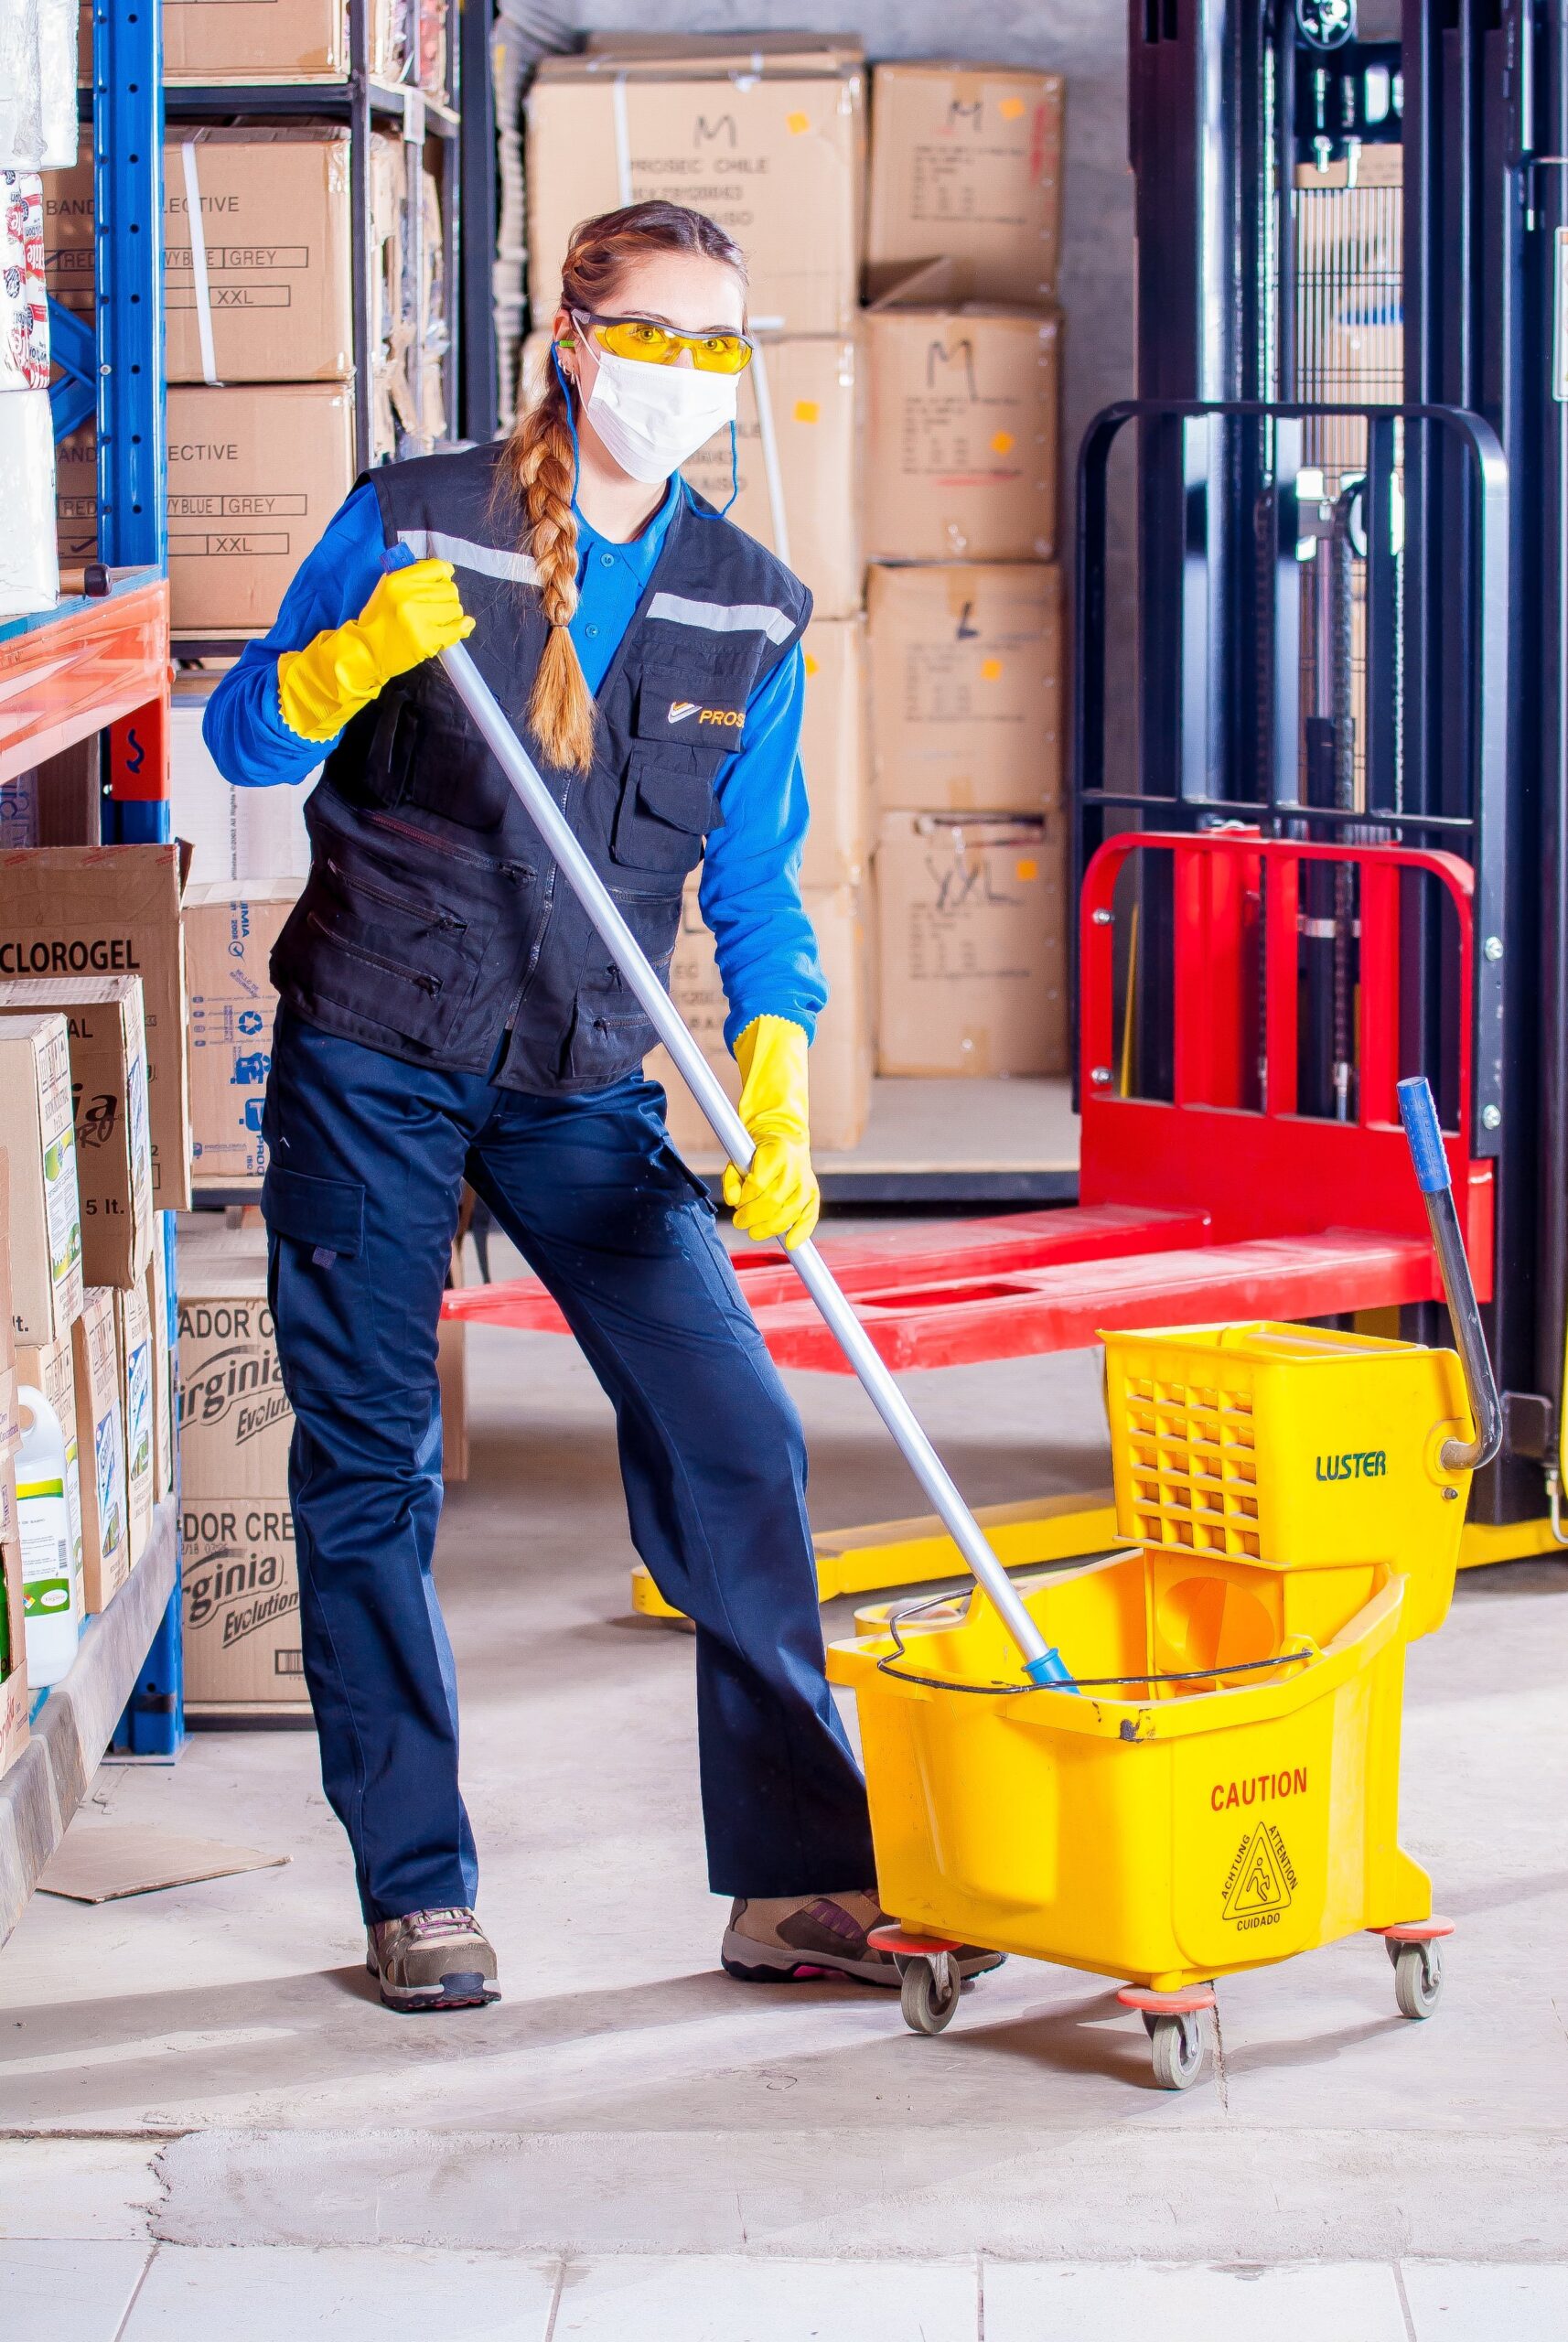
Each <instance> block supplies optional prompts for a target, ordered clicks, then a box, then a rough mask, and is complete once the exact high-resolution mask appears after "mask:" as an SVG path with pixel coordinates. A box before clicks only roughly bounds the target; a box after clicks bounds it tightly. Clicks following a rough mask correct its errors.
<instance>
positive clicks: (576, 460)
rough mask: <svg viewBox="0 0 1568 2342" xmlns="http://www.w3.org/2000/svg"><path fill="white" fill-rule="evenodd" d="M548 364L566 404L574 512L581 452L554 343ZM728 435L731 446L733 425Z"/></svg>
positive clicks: (567, 386)
mask: <svg viewBox="0 0 1568 2342" xmlns="http://www.w3.org/2000/svg"><path fill="white" fill-rule="evenodd" d="M550 363H551V364H552V366H553V367H554V369H555V380H556V381H558V382H559V383H560V385H561V395H562V397H563V398H564V400H565V402H566V428H567V430H568V431H569V432H570V433H571V435H572V509H573V510H574V511H575V510H576V509H577V483H578V481H579V480H580V479H581V478H582V477H583V450H582V448H581V447H580V446H578V444H577V424H576V418H575V415H574V414H573V413H572V385H571V383H570V382H569V381H567V379H566V370H565V368H564V366H563V365H562V363H561V353H560V351H559V349H557V347H556V345H555V343H554V342H552V343H551V345H550ZM730 435H731V441H732V446H733V441H734V435H735V425H734V424H731V425H730ZM734 501H735V499H734V498H733V497H732V498H731V499H730V503H732V504H733V503H734ZM725 510H726V511H727V510H729V506H728V505H726V506H725Z"/></svg>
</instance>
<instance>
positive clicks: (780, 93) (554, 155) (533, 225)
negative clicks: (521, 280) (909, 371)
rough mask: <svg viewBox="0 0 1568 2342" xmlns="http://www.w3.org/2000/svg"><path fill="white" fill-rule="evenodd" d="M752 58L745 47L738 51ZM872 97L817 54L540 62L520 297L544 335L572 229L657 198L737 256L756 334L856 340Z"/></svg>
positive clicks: (839, 65)
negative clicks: (736, 60)
mask: <svg viewBox="0 0 1568 2342" xmlns="http://www.w3.org/2000/svg"><path fill="white" fill-rule="evenodd" d="M741 45H742V46H745V44H741ZM864 140H865V87H864V76H863V73H862V71H861V69H860V67H859V65H858V64H857V63H855V62H854V61H852V60H843V61H840V60H839V59H836V58H835V57H833V56H832V55H831V54H829V53H827V52H824V53H823V54H822V57H821V59H814V60H812V61H811V63H810V64H809V65H808V64H806V63H803V62H801V61H800V59H798V58H797V57H794V56H791V55H789V54H788V53H784V54H782V55H779V56H778V57H769V56H768V55H766V54H764V55H762V56H760V57H752V56H750V55H748V56H747V58H746V62H745V64H744V65H738V64H737V66H736V70H734V71H733V73H731V72H728V71H726V70H725V59H723V58H715V59H713V60H712V61H708V60H705V59H692V60H690V61H687V62H682V61H680V60H674V61H671V60H667V59H660V58H652V59H649V60H648V61H646V62H642V63H639V61H638V60H637V59H634V58H629V57H628V58H625V59H617V58H616V57H615V56H614V55H609V56H601V57H581V56H579V57H547V58H545V59H543V60H542V63H541V65H540V67H539V70H538V71H537V73H536V74H535V76H534V80H533V83H532V88H531V90H530V91H529V95H528V150H527V153H528V159H527V169H528V190H529V292H530V298H531V300H532V308H533V315H534V317H536V318H538V319H539V320H540V321H541V322H542V323H547V322H548V320H549V318H550V317H551V316H552V314H553V311H554V308H555V305H556V302H557V300H558V298H559V295H560V285H561V259H562V255H563V253H564V252H565V250H566V246H567V243H568V242H569V240H570V237H571V232H572V230H573V229H574V227H575V225H576V223H577V221H578V220H585V219H587V218H589V217H590V216H591V215H592V214H593V213H595V212H599V211H613V210H615V209H617V208H618V206H619V205H621V204H625V203H640V202H642V201H643V200H645V199H648V198H650V197H661V198H663V199H666V200H667V201H670V202H672V203H682V204H688V205H690V206H692V207H693V209H696V210H699V211H705V212H707V213H708V214H709V215H710V217H711V218H713V219H714V220H717V221H718V223H719V225H720V227H721V228H723V229H725V231H727V233H728V234H729V235H731V236H733V237H734V239H735V241H736V243H738V244H739V245H740V246H741V248H742V250H743V251H744V252H745V253H746V260H747V263H748V265H749V271H750V280H751V295H750V308H751V315H752V317H753V319H754V320H755V321H756V323H757V325H758V326H759V327H762V326H764V324H765V325H766V328H767V329H768V330H771V331H774V332H779V333H789V334H836V335H843V334H846V333H848V332H849V331H850V329H851V327H852V325H853V322H854V311H855V303H856V300H857V298H858V296H859V290H860V285H859V274H860V210H861V190H862V184H863V179H864Z"/></svg>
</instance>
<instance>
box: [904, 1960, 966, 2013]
mask: <svg viewBox="0 0 1568 2342" xmlns="http://www.w3.org/2000/svg"><path fill="white" fill-rule="evenodd" d="M958 1996H959V1975H958V1971H957V1969H956V1968H955V1967H954V1966H953V1964H952V1959H951V1956H950V1953H948V1952H945V1951H939V1952H938V1953H937V1955H936V1957H935V1959H934V1960H911V1961H909V1962H908V1965H907V1966H906V1967H905V1969H904V1981H903V1983H902V1985H901V1986H900V1988H899V1993H898V2006H899V2008H900V2009H901V2010H902V2011H903V2014H904V2022H905V2024H906V2025H908V2028H909V2030H910V2032H911V2033H940V2032H941V2031H942V2030H943V2029H944V2027H946V2026H947V2025H950V2024H951V2022H952V2016H953V2012H954V2010H955V2009H956V2008H957V2006H958Z"/></svg>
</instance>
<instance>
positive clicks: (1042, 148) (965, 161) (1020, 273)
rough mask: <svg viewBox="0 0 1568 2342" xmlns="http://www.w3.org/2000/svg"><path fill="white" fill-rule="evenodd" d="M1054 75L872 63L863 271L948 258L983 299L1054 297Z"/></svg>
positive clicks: (970, 291) (1058, 80)
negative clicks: (868, 206) (867, 215)
mask: <svg viewBox="0 0 1568 2342" xmlns="http://www.w3.org/2000/svg"><path fill="white" fill-rule="evenodd" d="M1063 99H1064V84H1063V81H1062V77H1061V75H1060V74H1059V73H1031V72H1026V71H1025V70H1023V69H1021V68H1019V67H1016V66H1008V65H961V64H941V63H937V62H935V61H932V60H924V59H922V60H920V61H918V62H906V61H904V60H902V59H901V60H899V62H897V64H890V65H878V66H877V67H876V69H875V72H874V74H873V76H872V85H871V106H872V113H871V200H870V212H869V220H868V224H867V229H866V251H865V257H866V265H867V270H868V273H869V275H870V279H871V282H872V285H873V286H875V285H876V282H877V274H878V271H879V270H881V269H883V268H886V266H888V265H889V264H894V265H897V264H899V263H908V262H910V261H922V260H935V259H939V258H941V257H944V256H945V257H947V258H948V259H950V260H953V261H955V262H957V263H959V265H960V266H961V269H962V271H963V273H964V279H965V282H964V291H965V293H966V294H967V295H969V296H970V297H971V298H972V299H974V300H980V301H1049V300H1052V299H1054V298H1055V295H1056V290H1057V277H1058V254H1059V250H1060V242H1061V188H1062V105H1063Z"/></svg>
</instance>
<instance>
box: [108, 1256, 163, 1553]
mask: <svg viewBox="0 0 1568 2342" xmlns="http://www.w3.org/2000/svg"><path fill="white" fill-rule="evenodd" d="M114 1342H115V1348H116V1351H117V1353H118V1360H119V1370H120V1394H121V1403H122V1406H123V1409H124V1424H125V1522H126V1531H127V1535H128V1539H129V1545H130V1565H131V1567H132V1568H133V1569H134V1568H135V1566H136V1563H138V1562H139V1561H140V1560H141V1558H142V1555H143V1554H144V1553H145V1552H146V1550H147V1541H148V1539H149V1538H150V1537H151V1535H152V1533H153V1486H154V1482H155V1479H156V1465H155V1464H154V1462H153V1450H154V1445H155V1442H156V1433H155V1428H154V1414H153V1329H152V1324H151V1321H150V1319H149V1318H148V1316H147V1295H146V1288H145V1285H141V1284H134V1285H131V1286H130V1287H128V1288H127V1287H124V1286H119V1285H117V1286H116V1287H115V1288H114Z"/></svg>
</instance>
